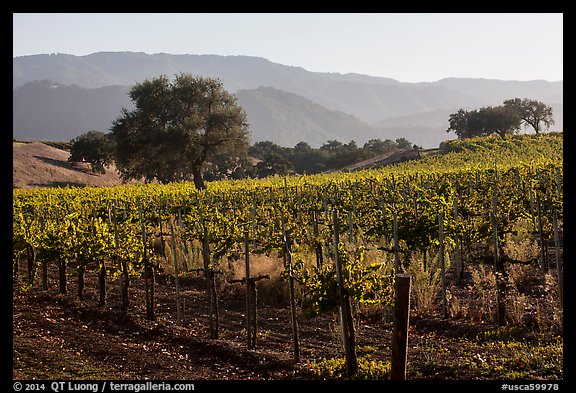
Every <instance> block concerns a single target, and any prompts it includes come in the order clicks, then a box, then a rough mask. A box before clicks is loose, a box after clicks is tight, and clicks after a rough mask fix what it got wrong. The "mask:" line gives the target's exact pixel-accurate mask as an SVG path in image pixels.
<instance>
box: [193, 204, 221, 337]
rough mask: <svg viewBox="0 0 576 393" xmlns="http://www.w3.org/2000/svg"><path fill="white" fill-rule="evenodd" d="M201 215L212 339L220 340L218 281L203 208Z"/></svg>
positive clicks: (200, 211) (200, 209) (200, 208)
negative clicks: (211, 258)
mask: <svg viewBox="0 0 576 393" xmlns="http://www.w3.org/2000/svg"><path fill="white" fill-rule="evenodd" d="M198 212H199V215H200V225H201V226H202V230H203V234H202V258H203V260H204V277H205V278H206V280H207V281H208V305H209V314H210V338H212V339H217V338H218V330H219V327H220V322H219V315H218V294H217V293H216V279H215V274H214V268H213V267H212V266H211V263H210V243H209V239H208V228H207V227H206V223H205V222H204V216H203V213H202V207H199V209H198Z"/></svg>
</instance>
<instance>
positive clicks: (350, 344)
mask: <svg viewBox="0 0 576 393" xmlns="http://www.w3.org/2000/svg"><path fill="white" fill-rule="evenodd" d="M332 223H333V225H334V263H335V264H336V279H337V280H338V297H339V301H340V307H339V309H340V326H341V328H342V341H343V343H344V352H345V355H346V378H351V377H353V376H354V375H355V374H356V372H357V371H358V359H357V357H356V348H355V347H356V343H355V337H354V324H353V321H352V311H351V309H350V297H349V296H348V291H347V290H346V288H345V286H344V276H343V275H342V261H341V260H340V254H339V252H338V244H339V243H340V232H339V228H338V212H337V211H336V209H334V210H332Z"/></svg>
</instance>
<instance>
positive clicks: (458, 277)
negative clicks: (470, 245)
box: [453, 198, 464, 284]
mask: <svg viewBox="0 0 576 393" xmlns="http://www.w3.org/2000/svg"><path fill="white" fill-rule="evenodd" d="M453 208H454V225H458V199H457V198H454V205H453ZM454 243H455V248H456V280H457V281H458V283H459V284H460V282H461V281H462V276H463V274H464V266H463V264H462V255H461V254H460V244H461V241H460V236H459V235H458V231H457V230H456V233H455V235H454Z"/></svg>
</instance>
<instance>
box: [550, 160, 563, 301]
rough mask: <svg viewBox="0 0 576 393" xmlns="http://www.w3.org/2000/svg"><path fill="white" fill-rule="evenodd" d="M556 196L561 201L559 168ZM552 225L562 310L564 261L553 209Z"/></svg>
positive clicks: (555, 213)
mask: <svg viewBox="0 0 576 393" xmlns="http://www.w3.org/2000/svg"><path fill="white" fill-rule="evenodd" d="M556 196H557V197H558V199H561V194H560V168H556ZM552 219H553V221H552V225H553V227H554V250H555V252H556V276H557V279H558V298H559V299H560V308H561V309H562V310H564V275H563V271H562V270H563V269H564V263H563V262H564V261H563V260H562V256H561V254H560V236H559V234H558V211H557V210H556V208H554V215H553V217H552Z"/></svg>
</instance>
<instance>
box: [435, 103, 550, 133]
mask: <svg viewBox="0 0 576 393" xmlns="http://www.w3.org/2000/svg"><path fill="white" fill-rule="evenodd" d="M448 121H449V123H450V126H449V127H448V130H447V131H446V132H451V131H454V132H455V133H456V135H457V136H458V138H459V139H463V138H472V137H476V136H487V135H490V134H494V133H496V134H498V135H500V136H501V137H503V138H504V137H505V136H506V135H508V134H513V133H515V132H518V131H520V129H521V127H522V126H524V127H525V128H527V127H528V126H530V127H532V128H533V129H534V131H535V132H536V133H537V134H538V133H540V132H541V131H542V130H543V127H546V129H549V128H550V126H551V125H553V124H554V119H553V116H552V108H551V107H550V106H548V105H546V104H544V103H542V102H540V101H537V100H532V99H528V98H524V99H520V98H513V99H509V100H506V101H504V103H503V104H502V105H500V106H487V107H483V108H480V109H476V110H471V111H465V110H464V109H460V110H459V111H458V112H456V113H453V114H451V115H450V117H449V120H448Z"/></svg>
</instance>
